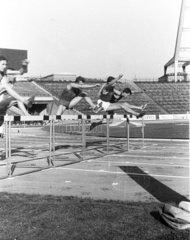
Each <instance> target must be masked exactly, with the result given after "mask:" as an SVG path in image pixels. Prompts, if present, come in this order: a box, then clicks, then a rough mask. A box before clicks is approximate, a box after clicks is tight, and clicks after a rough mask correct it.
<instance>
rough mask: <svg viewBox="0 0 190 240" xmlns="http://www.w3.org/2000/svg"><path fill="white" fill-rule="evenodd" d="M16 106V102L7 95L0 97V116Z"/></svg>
mask: <svg viewBox="0 0 190 240" xmlns="http://www.w3.org/2000/svg"><path fill="white" fill-rule="evenodd" d="M16 104H17V100H16V99H15V98H14V97H12V96H10V95H9V94H2V95H0V115H3V114H4V113H6V111H7V110H8V109H9V108H10V107H12V106H14V105H16ZM1 113H2V114H1Z"/></svg>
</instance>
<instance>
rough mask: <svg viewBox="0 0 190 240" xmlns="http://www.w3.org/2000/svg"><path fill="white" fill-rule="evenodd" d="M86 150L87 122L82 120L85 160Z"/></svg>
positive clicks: (83, 155)
mask: <svg viewBox="0 0 190 240" xmlns="http://www.w3.org/2000/svg"><path fill="white" fill-rule="evenodd" d="M85 150H86V120H85V119H82V157H83V159H85Z"/></svg>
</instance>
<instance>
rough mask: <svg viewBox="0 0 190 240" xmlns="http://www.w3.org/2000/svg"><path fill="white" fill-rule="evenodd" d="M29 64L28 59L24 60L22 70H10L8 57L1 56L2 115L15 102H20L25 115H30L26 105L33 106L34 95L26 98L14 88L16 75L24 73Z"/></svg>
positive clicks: (0, 102)
mask: <svg viewBox="0 0 190 240" xmlns="http://www.w3.org/2000/svg"><path fill="white" fill-rule="evenodd" d="M27 65H28V61H27V60H23V61H22V66H21V69H20V70H18V71H17V70H9V69H7V59H6V58H5V57H4V56H0V115H5V114H6V111H7V110H8V109H9V108H10V107H11V106H13V105H15V104H18V107H19V108H20V109H21V111H22V112H23V114H24V115H29V113H28V112H27V110H26V108H25V105H26V106H27V107H28V108H30V107H32V102H33V101H34V96H32V97H30V98H29V99H27V100H26V99H25V98H23V97H22V96H20V95H19V94H18V93H17V92H16V91H15V90H13V89H12V87H13V84H14V82H15V81H16V77H15V75H22V74H23V73H24V72H25V70H26V67H27ZM1 124H2V123H1ZM1 124H0V125H1Z"/></svg>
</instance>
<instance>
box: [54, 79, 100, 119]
mask: <svg viewBox="0 0 190 240" xmlns="http://www.w3.org/2000/svg"><path fill="white" fill-rule="evenodd" d="M84 83H85V79H84V78H83V77H81V76H79V77H77V78H76V80H75V83H69V84H68V85H67V86H66V88H65V89H63V92H62V94H61V97H60V100H59V107H58V109H57V113H56V115H61V114H63V113H64V111H65V110H66V109H71V108H73V107H74V106H76V105H77V104H78V103H79V102H80V101H81V100H82V99H83V98H84V99H85V100H86V102H87V103H88V104H89V105H90V106H91V108H92V109H93V110H94V111H95V110H96V104H94V103H93V102H92V100H91V98H90V97H89V96H88V94H87V93H85V92H83V91H82V90H81V89H83V88H94V87H99V86H100V84H94V85H89V84H84Z"/></svg>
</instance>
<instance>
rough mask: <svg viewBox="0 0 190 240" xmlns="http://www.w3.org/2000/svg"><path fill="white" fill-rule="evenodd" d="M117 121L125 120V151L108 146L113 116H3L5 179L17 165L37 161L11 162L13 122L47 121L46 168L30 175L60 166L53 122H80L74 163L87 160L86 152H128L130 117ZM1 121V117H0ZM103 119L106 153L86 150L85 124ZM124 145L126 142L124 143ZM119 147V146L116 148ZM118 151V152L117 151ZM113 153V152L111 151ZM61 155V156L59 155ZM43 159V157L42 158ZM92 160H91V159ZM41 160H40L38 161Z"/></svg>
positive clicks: (118, 116) (115, 145)
mask: <svg viewBox="0 0 190 240" xmlns="http://www.w3.org/2000/svg"><path fill="white" fill-rule="evenodd" d="M116 117H117V118H118V119H119V118H124V119H126V131H127V133H126V137H127V149H121V147H120V146H121V145H122V144H121V143H119V144H115V143H114V144H112V145H111V144H110V119H114V115H108V114H106V115H51V116H46V115H43V116H3V120H4V122H5V153H6V177H9V178H11V177H12V175H13V172H14V170H15V168H16V166H17V165H18V164H20V163H21V164H22V163H25V162H26V163H27V162H30V161H36V160H38V159H37V158H35V159H27V160H23V161H21V162H19V161H12V155H11V147H12V144H11V123H12V122H13V121H49V152H48V154H47V156H46V158H47V166H44V167H36V169H35V170H32V171H28V172H27V173H32V172H36V171H41V170H43V169H47V168H55V167H59V166H63V165H64V164H62V165H58V166H57V165H56V164H55V162H56V157H57V156H58V155H56V154H55V121H57V120H62V121H69V120H80V121H81V124H82V130H81V150H75V151H72V152H70V154H74V155H75V156H76V157H77V158H78V159H79V160H78V161H76V162H80V161H85V160H89V159H87V158H86V153H87V151H91V150H98V152H100V153H101V154H102V155H100V156H98V158H99V157H102V156H105V155H111V154H112V153H110V147H112V148H113V147H115V148H116V149H117V150H114V151H115V152H114V153H113V154H115V153H119V152H124V151H130V146H129V143H130V126H129V124H130V122H129V120H128V118H129V119H132V116H129V117H128V116H127V115H117V116H116ZM0 118H1V120H2V116H1V117H0ZM102 118H103V119H105V120H106V136H105V137H106V152H104V150H103V151H102V150H100V149H99V148H103V149H104V147H92V148H87V139H86V122H87V121H89V120H100V119H102ZM125 144H126V142H125ZM118 145H119V146H118ZM142 146H144V120H143V119H142ZM118 149H119V150H118ZM112 152H113V150H112ZM67 154H68V153H64V155H67ZM60 155H61V154H60ZM44 158H45V157H44ZM91 159H92V158H91ZM40 160H41V159H40ZM21 175H22V174H21Z"/></svg>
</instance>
